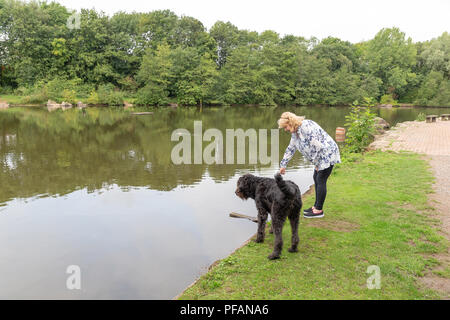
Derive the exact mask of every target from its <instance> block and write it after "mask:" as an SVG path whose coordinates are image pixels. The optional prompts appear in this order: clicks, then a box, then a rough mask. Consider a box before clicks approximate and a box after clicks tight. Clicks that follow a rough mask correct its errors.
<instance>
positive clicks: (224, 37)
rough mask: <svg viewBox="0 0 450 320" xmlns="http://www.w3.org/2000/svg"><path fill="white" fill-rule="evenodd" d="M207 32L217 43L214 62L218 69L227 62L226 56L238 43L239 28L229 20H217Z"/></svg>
mask: <svg viewBox="0 0 450 320" xmlns="http://www.w3.org/2000/svg"><path fill="white" fill-rule="evenodd" d="M209 34H210V35H211V37H213V38H214V40H215V41H216V43H217V60H216V63H217V65H218V67H219V69H220V68H222V67H223V66H224V65H225V63H226V62H227V57H228V56H229V55H230V53H231V52H232V51H233V49H235V48H236V46H237V45H238V40H239V30H238V28H237V27H236V26H234V25H233V24H231V23H230V22H227V23H225V22H222V21H217V22H216V23H215V24H214V25H213V26H212V27H211V29H210V30H209Z"/></svg>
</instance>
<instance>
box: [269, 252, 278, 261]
mask: <svg viewBox="0 0 450 320" xmlns="http://www.w3.org/2000/svg"><path fill="white" fill-rule="evenodd" d="M267 258H269V260H275V259H280V255H279V254H273V253H272V254H270V255H269V256H268V257H267Z"/></svg>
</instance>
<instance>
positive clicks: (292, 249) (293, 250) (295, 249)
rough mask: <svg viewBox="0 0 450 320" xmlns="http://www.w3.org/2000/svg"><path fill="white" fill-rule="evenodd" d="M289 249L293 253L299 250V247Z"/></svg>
mask: <svg viewBox="0 0 450 320" xmlns="http://www.w3.org/2000/svg"><path fill="white" fill-rule="evenodd" d="M288 251H289V252H292V253H293V252H298V249H297V248H289V249H288Z"/></svg>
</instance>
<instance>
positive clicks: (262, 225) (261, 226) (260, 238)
mask: <svg viewBox="0 0 450 320" xmlns="http://www.w3.org/2000/svg"><path fill="white" fill-rule="evenodd" d="M257 208H258V231H257V233H256V240H255V241H256V242H264V237H265V233H266V221H267V216H268V213H267V211H266V210H265V209H264V208H263V207H262V206H257Z"/></svg>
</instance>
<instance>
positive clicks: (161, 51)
mask: <svg viewBox="0 0 450 320" xmlns="http://www.w3.org/2000/svg"><path fill="white" fill-rule="evenodd" d="M172 65H173V63H172V60H171V49H170V46H169V45H168V44H166V43H164V44H161V45H158V47H157V48H156V50H155V51H153V50H152V49H150V48H149V49H147V53H146V54H145V56H144V57H143V60H142V64H141V68H140V69H139V72H138V74H137V76H136V79H137V81H138V83H139V84H140V85H141V86H143V87H144V88H143V89H141V90H140V91H139V94H138V96H139V99H138V102H139V103H140V104H152V105H155V104H165V103H167V97H168V96H169V85H170V83H171V81H172V77H173V76H172Z"/></svg>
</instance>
